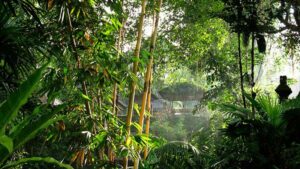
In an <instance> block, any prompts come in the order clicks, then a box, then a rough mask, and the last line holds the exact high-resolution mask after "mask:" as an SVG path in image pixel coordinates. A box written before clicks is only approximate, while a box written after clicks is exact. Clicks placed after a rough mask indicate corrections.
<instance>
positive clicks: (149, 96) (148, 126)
mask: <svg viewBox="0 0 300 169" xmlns="http://www.w3.org/2000/svg"><path fill="white" fill-rule="evenodd" d="M152 74H153V72H152V71H151V74H150V82H149V88H148V98H147V112H148V113H150V114H151V112H152V111H151V86H152ZM150 119H151V115H148V116H146V126H145V134H146V135H147V136H149V134H150ZM147 156H148V148H147V147H145V148H144V156H143V159H144V160H146V158H147Z"/></svg>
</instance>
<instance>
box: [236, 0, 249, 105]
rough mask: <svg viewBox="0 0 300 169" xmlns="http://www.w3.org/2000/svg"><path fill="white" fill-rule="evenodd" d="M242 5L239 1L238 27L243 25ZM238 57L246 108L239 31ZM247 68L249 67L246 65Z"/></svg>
mask: <svg viewBox="0 0 300 169" xmlns="http://www.w3.org/2000/svg"><path fill="white" fill-rule="evenodd" d="M242 10H243V9H242V5H241V2H240V1H239V4H238V25H240V24H241V16H242ZM238 52H239V53H238V55H239V58H238V60H239V69H240V81H241V82H240V83H241V84H240V85H241V92H242V99H243V105H244V108H246V99H245V93H244V76H243V62H242V51H241V30H238ZM246 66H247V65H246Z"/></svg>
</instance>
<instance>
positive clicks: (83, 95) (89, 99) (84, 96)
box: [80, 93, 92, 101]
mask: <svg viewBox="0 0 300 169" xmlns="http://www.w3.org/2000/svg"><path fill="white" fill-rule="evenodd" d="M80 95H81V97H82V98H84V99H85V100H88V101H92V99H91V98H89V96H87V95H85V94H83V93H81V94H80Z"/></svg>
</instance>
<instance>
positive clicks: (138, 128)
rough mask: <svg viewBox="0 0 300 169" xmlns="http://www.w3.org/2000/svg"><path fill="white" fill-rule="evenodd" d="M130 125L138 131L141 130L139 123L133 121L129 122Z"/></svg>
mask: <svg viewBox="0 0 300 169" xmlns="http://www.w3.org/2000/svg"><path fill="white" fill-rule="evenodd" d="M131 125H132V126H133V127H135V128H136V129H137V130H138V131H141V130H142V127H141V126H140V125H139V123H136V122H134V123H131Z"/></svg>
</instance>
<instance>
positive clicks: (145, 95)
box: [134, 0, 162, 169]
mask: <svg viewBox="0 0 300 169" xmlns="http://www.w3.org/2000/svg"><path fill="white" fill-rule="evenodd" d="M157 5H158V6H157V9H154V14H153V23H154V25H153V31H152V35H151V42H150V49H149V51H150V55H149V62H148V64H147V70H146V74H145V82H144V91H143V97H142V104H141V110H140V116H139V125H140V129H139V130H138V134H142V133H143V126H144V114H145V108H146V104H147V98H148V91H149V86H150V79H151V72H152V65H153V53H154V50H155V44H156V38H157V32H158V24H159V12H160V8H161V5H162V0H158V4H157ZM156 10H157V12H156ZM149 94H150V95H151V93H149ZM138 166H139V158H136V159H135V160H134V169H138Z"/></svg>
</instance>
